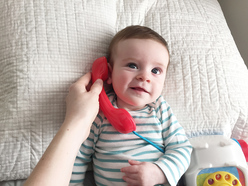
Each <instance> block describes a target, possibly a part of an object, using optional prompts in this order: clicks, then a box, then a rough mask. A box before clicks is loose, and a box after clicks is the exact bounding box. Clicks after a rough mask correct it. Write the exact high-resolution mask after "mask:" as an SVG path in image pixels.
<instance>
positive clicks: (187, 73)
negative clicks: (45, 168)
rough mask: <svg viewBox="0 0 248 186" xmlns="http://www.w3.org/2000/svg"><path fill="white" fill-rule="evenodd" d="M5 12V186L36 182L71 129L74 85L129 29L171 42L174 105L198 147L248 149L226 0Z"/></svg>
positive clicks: (23, 6)
mask: <svg viewBox="0 0 248 186" xmlns="http://www.w3.org/2000/svg"><path fill="white" fill-rule="evenodd" d="M0 8H1V13H0V24H1V25H0V28H1V31H0V38H1V40H0V84H1V88H0V181H1V180H11V179H24V178H26V177H27V176H28V175H29V174H30V172H31V171H32V169H33V168H34V167H35V165H36V163H37V162H38V160H39V159H40V157H41V155H42V154H43V152H44V151H45V149H46V148H47V146H48V145H49V143H50V141H51V139H52V138H53V136H54V135H55V134H56V132H57V130H58V128H59V126H60V125H61V124H62V122H63V119H64V115H65V97H66V95H67V93H68V88H69V86H70V84H71V83H73V82H74V81H76V80H77V79H78V78H79V77H80V76H81V75H83V74H84V73H86V72H88V71H90V69H91V64H92V62H93V61H94V60H95V59H96V58H98V57H100V56H103V55H105V54H106V50H107V47H108V44H109V42H110V40H111V38H112V37H113V35H114V34H115V33H116V32H117V31H118V30H120V29H122V28H124V27H126V26H129V25H136V24H140V25H146V26H149V27H151V28H153V29H154V30H155V31H157V32H158V33H160V34H161V35H162V36H163V37H164V38H165V39H166V40H167V41H168V43H169V48H170V53H171V61H170V66H169V69H168V75H167V79H166V85H165V89H164V96H165V98H166V100H167V101H168V102H169V104H170V105H171V107H172V109H173V110H174V113H175V115H176V116H177V118H178V120H179V122H180V123H181V124H182V126H183V127H184V128H185V130H186V133H187V135H188V136H189V137H194V136H198V135H207V134H223V135H226V136H228V137H234V138H237V139H239V138H243V139H245V140H246V141H248V138H247V136H248V120H247V118H248V84H247V82H248V72H247V68H246V66H245V64H244V62H243V60H242V58H241V57H240V54H239V53H238V50H237V47H236V46H235V43H234V41H233V38H232V36H231V33H230V31H229V29H228V26H227V24H226V22H225V19H224V16H223V13H222V11H221V8H220V6H219V4H218V2H217V0H208V1H194V0H188V1H181V0H173V1H170V0H151V1H140V0H133V1H130V0H117V1H114V0H107V1H98V0H92V1H86V0H83V1H77V0H72V1H66V0H59V1H58V0H50V1H44V2H43V1H42V2H37V1H30V2H28V1H24V0H18V1H15V0H6V1H0Z"/></svg>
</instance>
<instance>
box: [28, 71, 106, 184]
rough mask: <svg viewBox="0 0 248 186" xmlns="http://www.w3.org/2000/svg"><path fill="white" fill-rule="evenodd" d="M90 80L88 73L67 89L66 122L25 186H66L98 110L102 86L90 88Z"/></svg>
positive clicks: (96, 85)
mask: <svg viewBox="0 0 248 186" xmlns="http://www.w3.org/2000/svg"><path fill="white" fill-rule="evenodd" d="M90 79H91V74H90V73H87V74H86V75H84V76H83V77H81V78H80V79H79V80H78V81H77V82H76V83H74V84H73V85H72V86H71V87H70V90H69V94H68V96H67V98H66V105H67V109H66V117H65V121H64V123H63V124H62V126H61V127H60V129H59V131H58V132H57V134H56V135H55V137H54V138H53V140H52V142H51V143H50V145H49V147H48V148H47V150H46V151H45V153H44V154H43V156H42V158H41V159H40V161H39V163H38V164H37V166H36V167H35V169H34V170H33V172H32V173H31V175H30V177H29V178H28V179H27V181H26V182H25V184H24V186H33V185H35V186H43V185H46V186H53V185H60V186H68V184H69V181H70V178H71V173H72V168H73V164H74V161H75V158H76V154H77V152H78V149H79V147H80V145H81V144H82V142H83V141H84V140H85V139H86V138H87V137H88V135H89V131H90V127H91V124H92V122H93V120H94V119H95V117H96V115H97V113H98V110H99V102H98V99H99V94H100V92H101V90H102V86H103V82H102V80H97V81H96V82H95V83H94V84H93V85H92V86H91V85H90ZM87 86H88V87H89V89H88V90H87Z"/></svg>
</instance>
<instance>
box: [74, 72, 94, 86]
mask: <svg viewBox="0 0 248 186" xmlns="http://www.w3.org/2000/svg"><path fill="white" fill-rule="evenodd" d="M90 80H91V73H90V72H88V73H87V74H85V75H83V76H82V77H81V78H79V79H78V80H77V82H76V83H78V84H80V85H81V86H82V85H83V86H85V87H86V86H87V85H88V84H89V83H90Z"/></svg>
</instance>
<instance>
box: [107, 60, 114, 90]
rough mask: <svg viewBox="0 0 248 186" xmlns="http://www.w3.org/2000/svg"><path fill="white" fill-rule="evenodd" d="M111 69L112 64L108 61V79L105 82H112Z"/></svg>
mask: <svg viewBox="0 0 248 186" xmlns="http://www.w3.org/2000/svg"><path fill="white" fill-rule="evenodd" d="M112 71H113V68H112V66H111V65H110V64H109V63H108V79H107V84H109V85H110V84H112Z"/></svg>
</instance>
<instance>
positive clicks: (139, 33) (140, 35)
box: [107, 25, 169, 65]
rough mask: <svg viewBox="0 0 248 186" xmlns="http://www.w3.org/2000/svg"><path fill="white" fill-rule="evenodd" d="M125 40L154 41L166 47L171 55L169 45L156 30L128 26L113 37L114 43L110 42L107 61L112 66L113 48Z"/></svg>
mask: <svg viewBox="0 0 248 186" xmlns="http://www.w3.org/2000/svg"><path fill="white" fill-rule="evenodd" d="M125 39H152V40H155V41H157V42H159V43H161V44H162V45H164V46H165V48H166V49H167V51H168V53H169V49H168V43H167V42H166V41H165V39H164V38H163V37H162V36H161V35H159V34H158V33H157V32H155V31H154V30H152V29H150V28H148V27H146V26H140V25H133V26H128V27H126V28H124V29H123V30H121V31H119V32H117V34H116V35H115V36H114V37H113V39H112V41H111V42H110V45H109V48H108V53H107V60H108V62H109V63H110V64H111V65H113V60H112V51H113V48H114V47H115V45H116V44H117V43H118V42H119V41H121V40H125Z"/></svg>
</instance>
